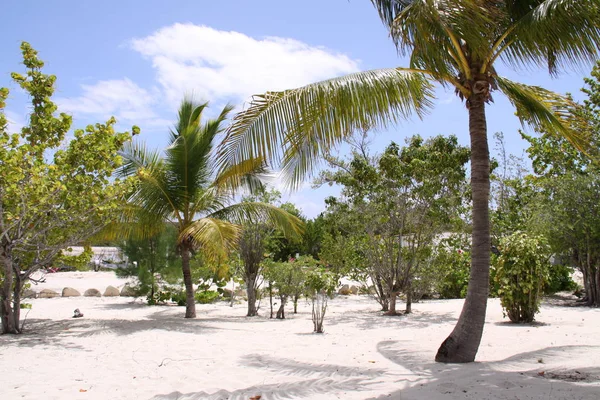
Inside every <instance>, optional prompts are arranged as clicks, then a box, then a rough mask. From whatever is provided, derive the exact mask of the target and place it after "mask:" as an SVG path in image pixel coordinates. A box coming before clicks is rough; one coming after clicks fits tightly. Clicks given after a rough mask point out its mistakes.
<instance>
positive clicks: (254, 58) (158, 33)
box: [0, 0, 589, 217]
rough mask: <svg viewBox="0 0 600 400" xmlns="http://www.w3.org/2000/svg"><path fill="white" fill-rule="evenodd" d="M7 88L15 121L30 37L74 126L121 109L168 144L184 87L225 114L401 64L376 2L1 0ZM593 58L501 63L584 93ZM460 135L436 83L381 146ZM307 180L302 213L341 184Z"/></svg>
mask: <svg viewBox="0 0 600 400" xmlns="http://www.w3.org/2000/svg"><path fill="white" fill-rule="evenodd" d="M2 10H3V12H2V14H3V18H2V34H1V35H0V48H1V49H2V57H1V58H0V86H8V87H9V88H10V89H11V96H10V98H9V101H8V105H7V109H6V113H7V116H8V118H9V120H10V121H11V122H12V128H13V129H18V128H19V126H20V125H21V124H23V123H24V121H25V120H26V116H27V112H28V108H27V103H26V98H25V97H24V96H23V94H22V93H20V92H19V90H18V89H17V88H16V87H15V85H14V84H13V83H12V82H11V80H10V72H12V71H19V72H21V71H23V67H22V65H20V61H21V59H20V52H19V44H20V42H21V41H28V42H30V43H31V44H32V46H33V47H34V48H36V49H37V50H38V51H39V53H40V57H41V58H42V59H43V60H44V61H45V62H46V68H45V71H46V72H47V73H53V74H55V75H57V77H58V81H57V92H56V101H57V102H58V103H59V105H60V108H61V110H64V111H66V112H68V113H70V114H72V115H73V118H74V127H83V126H85V125H86V124H88V123H94V122H100V121H104V120H106V119H107V118H108V117H110V116H111V115H114V116H115V117H116V118H117V119H118V121H119V127H121V128H122V129H128V128H129V127H131V125H133V124H136V125H139V126H140V127H141V128H142V135H141V136H142V139H143V140H146V141H147V142H148V143H149V144H150V145H151V146H154V147H160V146H163V145H164V143H165V141H166V138H167V134H168V128H169V126H170V124H172V122H173V120H174V118H175V111H176V108H177V104H178V102H179V100H180V99H181V97H182V96H183V95H184V94H185V93H186V92H188V93H189V92H192V93H193V94H194V96H195V97H196V98H197V99H204V100H209V101H210V102H211V105H212V107H211V109H212V110H213V111H214V112H217V111H218V110H219V108H220V107H222V106H223V105H225V104H227V103H232V104H235V105H239V106H241V104H242V103H243V102H244V100H247V98H248V96H249V95H251V94H253V93H260V92H263V91H266V90H277V89H285V88H291V87H297V86H301V85H304V84H306V83H309V82H313V81H317V80H322V79H326V78H329V77H333V76H337V75H343V74H346V73H350V72H355V71H359V70H366V69H374V68H384V67H393V66H405V65H407V61H406V60H405V59H403V58H401V57H398V56H397V54H396V51H395V48H394V46H393V44H392V42H391V40H390V39H389V38H388V36H387V32H386V30H385V29H384V27H383V25H382V24H381V22H380V21H379V19H378V16H377V13H376V12H375V9H374V8H373V7H372V5H371V3H370V2H369V1H368V0H351V1H348V0H327V1H323V0H305V1H302V2H297V1H295V2H292V1H281V0H268V1H267V0H264V1H263V0H255V1H248V0H228V1H221V2H217V1H209V0H205V1H200V0H185V1H172V2H166V1H159V0H146V1H141V0H130V1H114V0H106V1H81V0H78V1H73V0H61V1H53V2H51V1H38V2H24V1H16V0H4V1H3V5H2ZM588 72H589V71H588V67H587V66H586V67H584V68H583V69H582V70H581V71H566V72H564V73H563V74H562V75H561V76H560V77H559V78H558V79H550V77H549V76H548V74H547V73H546V71H544V70H525V71H522V70H521V71H513V70H510V69H507V68H500V73H501V74H503V75H505V76H507V77H509V78H510V79H514V80H519V81H521V82H524V83H528V84H535V85H540V86H544V87H546V88H548V89H551V90H554V91H557V92H560V93H565V92H573V94H574V95H575V97H576V98H580V97H581V96H580V94H579V88H580V87H581V86H582V84H583V81H582V79H583V76H585V75H586V74H588ZM495 100H496V102H495V103H494V104H492V105H491V106H490V107H489V108H488V131H489V134H490V137H491V135H492V133H493V132H496V131H503V132H504V133H505V137H506V139H507V144H508V150H509V151H510V152H512V153H516V154H520V153H521V152H522V150H523V147H524V143H523V142H522V141H521V139H520V137H519V136H518V135H517V129H519V128H520V124H519V122H518V120H517V119H516V117H514V116H513V113H514V110H513V109H512V107H511V105H510V104H509V103H508V102H507V101H506V100H505V99H504V98H502V97H501V96H500V95H497V96H496V98H495ZM416 133H418V134H421V135H422V136H430V135H435V134H444V135H447V134H455V135H456V136H458V138H459V140H460V142H461V143H463V144H465V145H467V144H468V130H467V112H466V110H465V108H464V105H463V104H461V102H460V101H459V100H458V99H457V98H456V97H455V96H454V95H453V93H452V92H450V91H449V92H444V91H443V90H442V89H440V90H439V91H438V100H437V103H436V108H435V109H434V110H433V111H432V112H431V113H430V114H429V115H428V116H427V117H426V118H425V119H424V120H423V121H420V120H418V119H415V120H412V121H407V122H405V123H403V124H402V125H400V126H397V127H395V128H393V129H391V130H390V131H388V132H378V133H376V134H374V135H375V138H374V140H373V149H374V151H379V150H381V149H382V148H383V147H384V146H385V145H387V144H388V143H389V142H390V141H391V140H395V141H396V142H400V143H402V142H403V140H404V138H405V137H407V136H410V135H412V134H416ZM306 186H307V187H306V188H304V189H303V190H301V191H299V192H296V193H293V194H291V195H286V196H285V199H288V198H289V199H290V200H291V201H294V202H295V203H297V205H298V206H299V207H300V208H301V209H302V210H303V212H304V214H305V215H307V216H309V217H313V216H315V215H316V214H318V212H320V211H322V209H323V207H324V205H323V199H324V198H325V197H326V196H328V195H331V194H334V193H335V189H332V188H321V189H318V190H314V189H310V188H309V187H308V186H309V185H308V182H307V185H306Z"/></svg>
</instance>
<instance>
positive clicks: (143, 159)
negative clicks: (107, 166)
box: [116, 141, 161, 178]
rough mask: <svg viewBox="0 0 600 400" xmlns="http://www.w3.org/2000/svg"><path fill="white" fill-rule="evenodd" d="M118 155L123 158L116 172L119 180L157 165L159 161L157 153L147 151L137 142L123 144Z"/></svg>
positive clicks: (142, 143)
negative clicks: (139, 170) (140, 169)
mask: <svg viewBox="0 0 600 400" xmlns="http://www.w3.org/2000/svg"><path fill="white" fill-rule="evenodd" d="M119 155H120V156H121V158H123V164H122V165H121V166H120V167H119V168H118V169H117V171H116V175H117V177H119V178H125V177H128V176H132V175H134V174H136V173H137V171H138V169H139V168H142V167H144V168H147V167H149V166H151V165H158V164H159V163H160V160H161V157H160V154H159V153H158V152H157V151H151V150H149V149H148V148H147V147H146V144H145V143H144V142H139V141H135V142H127V143H125V144H124V145H123V150H121V151H120V152H119Z"/></svg>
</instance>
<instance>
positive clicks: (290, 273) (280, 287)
mask: <svg viewBox="0 0 600 400" xmlns="http://www.w3.org/2000/svg"><path fill="white" fill-rule="evenodd" d="M316 263H317V262H316V260H314V259H313V258H312V257H310V256H301V257H299V258H297V259H290V260H289V261H287V262H271V263H268V264H267V266H266V268H265V269H264V272H263V275H264V278H265V280H266V281H268V282H269V287H270V288H271V289H275V290H276V291H277V295H278V296H279V299H280V307H279V311H278V312H277V318H278V319H285V312H284V307H285V305H286V303H287V301H288V299H289V298H292V300H293V301H294V312H296V305H297V302H298V299H299V298H300V296H301V295H302V294H303V293H304V283H305V279H306V269H307V268H309V267H310V266H314V265H316Z"/></svg>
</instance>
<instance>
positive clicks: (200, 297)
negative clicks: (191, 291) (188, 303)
mask: <svg viewBox="0 0 600 400" xmlns="http://www.w3.org/2000/svg"><path fill="white" fill-rule="evenodd" d="M219 296H220V293H219V292H216V291H214V290H203V291H201V292H196V295H195V296H194V297H195V298H196V302H197V303H200V304H210V303H214V302H215V301H216V300H217V299H218V298H219Z"/></svg>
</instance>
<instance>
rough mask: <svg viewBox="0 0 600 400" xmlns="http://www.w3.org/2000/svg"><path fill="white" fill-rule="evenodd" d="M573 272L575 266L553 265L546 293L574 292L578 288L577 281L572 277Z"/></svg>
mask: <svg viewBox="0 0 600 400" xmlns="http://www.w3.org/2000/svg"><path fill="white" fill-rule="evenodd" d="M572 273H573V268H571V267H569V266H567V265H552V266H551V267H550V273H549V276H548V284H547V285H546V287H545V288H544V293H545V294H553V293H556V292H573V291H575V290H577V283H575V281H573V279H572V278H571V274H572Z"/></svg>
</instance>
